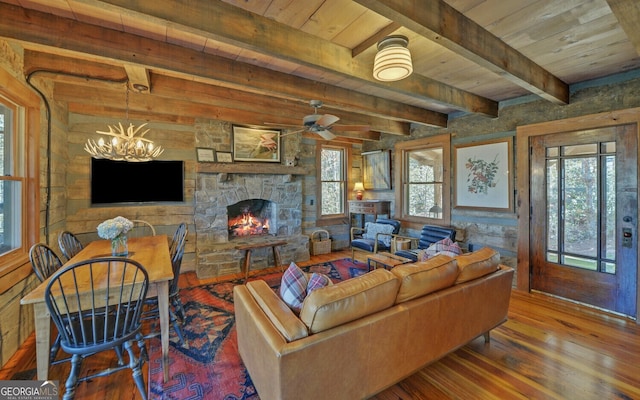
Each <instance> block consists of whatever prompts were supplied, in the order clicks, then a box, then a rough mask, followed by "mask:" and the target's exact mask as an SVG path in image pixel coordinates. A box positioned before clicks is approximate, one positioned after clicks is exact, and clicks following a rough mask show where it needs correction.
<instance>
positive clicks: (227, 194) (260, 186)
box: [194, 173, 310, 278]
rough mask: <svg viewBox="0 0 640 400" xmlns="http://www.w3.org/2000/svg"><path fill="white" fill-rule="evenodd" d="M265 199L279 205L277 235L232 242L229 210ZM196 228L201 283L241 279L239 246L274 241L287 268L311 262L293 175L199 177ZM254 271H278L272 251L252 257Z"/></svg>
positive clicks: (256, 252) (299, 189)
mask: <svg viewBox="0 0 640 400" xmlns="http://www.w3.org/2000/svg"><path fill="white" fill-rule="evenodd" d="M251 199H264V200H270V201H272V202H274V203H276V204H277V210H278V211H277V223H276V226H277V227H278V231H277V234H276V235H275V236H274V235H267V236H254V237H242V238H235V239H232V240H230V239H229V235H228V226H227V207H228V206H229V205H232V204H235V203H237V202H239V201H243V200H251ZM195 203H196V204H195V218H194V219H195V225H196V248H197V255H196V256H197V264H196V273H197V275H198V277H199V278H209V277H215V276H221V275H228V274H232V273H237V272H240V271H241V270H242V265H243V261H244V257H245V254H244V251H239V250H236V249H235V246H236V245H237V244H239V243H241V242H242V243H246V242H247V241H249V242H260V241H267V240H271V239H273V238H274V237H275V238H277V239H278V240H284V241H286V242H287V245H285V246H282V247H281V248H280V255H281V258H282V262H283V263H284V264H289V263H290V262H291V261H307V260H309V258H310V257H309V237H308V236H306V235H303V234H302V183H301V181H300V180H299V178H296V177H295V176H294V175H284V174H236V173H229V174H216V173H213V174H212V173H199V174H198V176H197V181H196V193H195ZM251 260H252V261H251V269H262V268H267V267H270V266H274V263H275V260H274V259H273V254H272V252H271V248H270V247H265V248H261V249H256V250H254V251H253V252H252V254H251Z"/></svg>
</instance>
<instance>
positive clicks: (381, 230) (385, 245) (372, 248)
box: [350, 218, 400, 260]
mask: <svg viewBox="0 0 640 400" xmlns="http://www.w3.org/2000/svg"><path fill="white" fill-rule="evenodd" d="M399 231H400V221H398V220H395V219H386V218H378V219H377V220H376V222H367V223H366V224H365V226H364V228H359V227H352V228H351V236H350V239H351V259H354V260H355V250H356V249H357V250H360V251H364V252H368V253H377V252H378V251H389V250H390V249H391V238H392V237H393V236H394V235H397V234H398V232H399Z"/></svg>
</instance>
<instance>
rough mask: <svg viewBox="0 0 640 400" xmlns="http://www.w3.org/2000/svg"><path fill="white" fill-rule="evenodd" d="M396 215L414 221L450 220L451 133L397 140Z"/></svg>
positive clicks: (442, 223) (441, 223) (440, 223)
mask: <svg viewBox="0 0 640 400" xmlns="http://www.w3.org/2000/svg"><path fill="white" fill-rule="evenodd" d="M395 150H396V181H397V182H400V184H401V186H400V187H401V190H398V191H397V192H396V204H397V205H399V207H398V206H396V217H397V218H400V219H404V220H408V221H414V222H417V223H424V224H427V223H430V224H438V225H448V224H449V222H450V215H451V210H450V195H449V193H450V179H451V178H450V172H449V171H450V169H449V165H450V159H451V157H450V154H451V153H450V137H449V135H439V136H434V137H430V138H426V139H419V140H412V141H408V142H400V143H397V144H396V147H395Z"/></svg>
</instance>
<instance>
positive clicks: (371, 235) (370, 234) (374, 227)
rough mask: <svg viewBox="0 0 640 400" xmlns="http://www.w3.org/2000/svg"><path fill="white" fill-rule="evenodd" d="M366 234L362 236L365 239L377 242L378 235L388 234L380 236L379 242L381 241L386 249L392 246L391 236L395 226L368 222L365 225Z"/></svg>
mask: <svg viewBox="0 0 640 400" xmlns="http://www.w3.org/2000/svg"><path fill="white" fill-rule="evenodd" d="M364 229H365V232H364V234H363V235H362V237H363V238H364V239H372V240H376V236H377V234H378V233H386V234H388V235H380V236H379V237H378V240H379V241H381V242H382V243H383V244H384V245H385V246H386V247H389V246H391V236H390V235H391V234H392V233H393V231H394V229H395V228H394V226H393V225H390V224H379V223H377V222H367V223H366V224H365V225H364Z"/></svg>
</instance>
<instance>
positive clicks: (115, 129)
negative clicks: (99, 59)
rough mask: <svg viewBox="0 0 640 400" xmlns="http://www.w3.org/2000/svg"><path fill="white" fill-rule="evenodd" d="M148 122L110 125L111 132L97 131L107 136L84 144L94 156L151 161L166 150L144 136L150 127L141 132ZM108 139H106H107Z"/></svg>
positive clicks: (127, 99) (127, 96)
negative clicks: (138, 124) (137, 124)
mask: <svg viewBox="0 0 640 400" xmlns="http://www.w3.org/2000/svg"><path fill="white" fill-rule="evenodd" d="M125 101H126V119H127V122H128V121H129V84H128V83H127V93H126V99H125ZM146 125H147V124H146V123H145V124H142V125H140V126H139V127H137V128H136V127H135V126H134V125H133V124H132V123H129V127H128V128H127V129H126V130H125V128H124V127H123V126H122V123H118V126H115V125H113V126H111V125H108V128H109V132H104V131H96V133H99V134H101V135H105V136H107V137H106V138H102V137H101V138H100V139H99V140H98V141H97V142H96V141H95V140H94V139H88V140H87V143H85V145H84V149H85V151H86V152H87V153H89V154H91V156H92V157H93V158H106V159H108V160H114V161H131V162H141V161H151V160H153V159H154V158H156V157H158V156H159V155H161V154H162V153H163V152H164V149H163V148H162V147H161V146H155V144H154V143H153V141H152V140H151V139H147V138H145V137H144V135H146V133H147V132H149V129H146V130H145V131H144V132H142V133H139V132H140V130H141V129H142V128H144V127H145V126H146ZM105 139H106V140H105Z"/></svg>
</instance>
